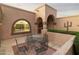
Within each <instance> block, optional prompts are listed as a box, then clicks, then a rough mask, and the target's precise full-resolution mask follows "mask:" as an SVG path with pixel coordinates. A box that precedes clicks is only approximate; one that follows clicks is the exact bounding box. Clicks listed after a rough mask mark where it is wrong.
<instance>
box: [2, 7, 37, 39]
mask: <svg viewBox="0 0 79 59" xmlns="http://www.w3.org/2000/svg"><path fill="white" fill-rule="evenodd" d="M2 11H3V16H4V19H3V22H2V24H3V25H2V30H3V31H2V32H3V39H9V38H12V37H17V36H23V35H25V34H19V35H11V28H12V24H13V23H14V21H16V20H18V19H21V18H22V19H26V20H27V21H29V22H30V24H31V28H32V32H33V33H34V32H36V28H35V25H34V23H35V13H32V12H29V11H25V10H20V9H17V8H13V7H10V6H5V5H2Z"/></svg>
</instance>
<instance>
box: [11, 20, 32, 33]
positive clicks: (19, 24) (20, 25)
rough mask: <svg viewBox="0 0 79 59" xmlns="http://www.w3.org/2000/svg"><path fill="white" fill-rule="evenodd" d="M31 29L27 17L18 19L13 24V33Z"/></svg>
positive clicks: (25, 31)
mask: <svg viewBox="0 0 79 59" xmlns="http://www.w3.org/2000/svg"><path fill="white" fill-rule="evenodd" d="M30 31H31V26H30V23H29V22H28V21H27V20H25V19H19V20H16V21H15V22H14V23H13V25H12V34H23V33H28V32H30Z"/></svg>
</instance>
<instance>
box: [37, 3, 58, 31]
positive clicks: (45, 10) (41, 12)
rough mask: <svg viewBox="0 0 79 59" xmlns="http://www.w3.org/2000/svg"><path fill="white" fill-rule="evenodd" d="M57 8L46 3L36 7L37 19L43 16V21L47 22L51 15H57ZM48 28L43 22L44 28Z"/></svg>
mask: <svg viewBox="0 0 79 59" xmlns="http://www.w3.org/2000/svg"><path fill="white" fill-rule="evenodd" d="M56 13H57V11H56V9H54V8H52V7H50V6H48V5H46V4H44V5H43V6H41V7H39V8H37V9H36V19H37V18H38V17H41V18H42V19H43V22H47V18H48V16H49V15H53V16H54V17H56ZM50 26H51V27H52V25H51V24H50ZM45 28H47V25H44V24H43V29H45Z"/></svg>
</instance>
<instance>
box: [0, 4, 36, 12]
mask: <svg viewBox="0 0 79 59" xmlns="http://www.w3.org/2000/svg"><path fill="white" fill-rule="evenodd" d="M0 6H6V7H10V8H14V9H17V10H21V11H25V12H29V13H32V14H35V12H32V11H28V10H24V9H21V8H17V7H14V6H10V5H6V4H3V3H0Z"/></svg>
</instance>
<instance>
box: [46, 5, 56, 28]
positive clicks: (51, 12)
mask: <svg viewBox="0 0 79 59" xmlns="http://www.w3.org/2000/svg"><path fill="white" fill-rule="evenodd" d="M56 14H57V10H56V9H54V8H52V7H50V6H48V5H46V6H45V20H46V22H47V19H48V16H49V15H53V16H54V18H53V19H54V20H55V18H56ZM49 28H53V22H52V23H51V24H50V25H49Z"/></svg>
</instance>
